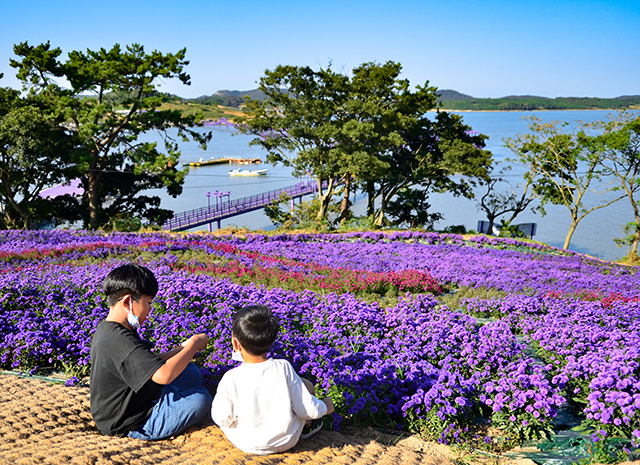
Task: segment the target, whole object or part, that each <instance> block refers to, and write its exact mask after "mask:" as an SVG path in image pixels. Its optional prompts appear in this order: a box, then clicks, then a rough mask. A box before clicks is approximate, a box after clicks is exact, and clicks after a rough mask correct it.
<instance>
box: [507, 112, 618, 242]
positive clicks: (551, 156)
mask: <svg viewBox="0 0 640 465" xmlns="http://www.w3.org/2000/svg"><path fill="white" fill-rule="evenodd" d="M567 126H568V123H559V122H555V121H554V122H551V123H542V122H541V120H540V119H539V118H537V117H533V116H532V117H531V118H529V132H528V133H526V134H519V135H518V136H517V137H515V138H509V139H507V140H506V145H507V146H508V147H509V148H510V149H511V150H512V151H513V153H514V154H515V155H516V158H515V159H514V160H513V161H516V162H517V163H519V164H521V165H522V166H524V167H525V169H526V170H527V171H526V173H525V174H524V177H525V180H526V181H527V183H529V184H531V185H532V186H533V190H534V192H535V194H536V195H537V196H538V198H539V200H540V205H541V206H540V211H541V212H542V214H543V215H544V214H545V210H544V207H545V205H546V204H548V203H551V204H554V205H563V206H564V207H566V208H567V210H568V212H569V215H570V217H571V225H570V227H569V231H568V232H567V235H566V238H565V241H564V245H563V249H568V248H569V245H570V243H571V238H572V236H573V233H574V232H575V230H576V228H577V226H578V224H579V223H580V221H582V220H583V219H584V218H585V217H586V216H587V215H588V214H589V213H591V212H593V211H595V210H598V209H601V208H605V207H607V206H609V205H611V204H612V203H614V202H617V201H618V200H620V199H621V198H622V196H615V197H614V198H611V197H610V196H609V197H608V198H602V197H601V200H600V201H599V202H595V203H594V202H593V200H591V199H590V200H589V203H586V202H585V198H588V197H589V196H588V195H587V194H588V193H589V195H592V194H594V193H595V194H606V193H607V192H611V191H612V188H610V187H603V185H602V184H601V183H600V184H599V182H600V180H601V179H602V176H603V175H606V174H607V173H605V172H604V171H603V169H602V165H601V163H602V161H603V160H604V158H605V151H604V150H603V146H602V145H600V144H596V143H595V141H596V140H597V137H598V134H592V131H591V129H593V126H592V125H589V124H585V123H582V124H579V125H578V126H577V127H576V128H575V129H567Z"/></svg>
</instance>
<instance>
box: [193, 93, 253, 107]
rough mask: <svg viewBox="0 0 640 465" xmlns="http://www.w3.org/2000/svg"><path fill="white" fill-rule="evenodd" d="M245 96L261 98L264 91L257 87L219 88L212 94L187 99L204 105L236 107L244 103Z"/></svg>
mask: <svg viewBox="0 0 640 465" xmlns="http://www.w3.org/2000/svg"><path fill="white" fill-rule="evenodd" d="M245 97H249V98H250V99H252V100H262V99H263V98H264V93H263V92H262V91H260V90H258V89H254V90H219V91H217V92H216V93H214V94H212V95H203V96H201V97H197V98H195V99H189V100H188V101H190V102H193V103H200V104H204V105H222V106H225V107H233V108H238V107H240V106H241V105H242V104H244V100H245Z"/></svg>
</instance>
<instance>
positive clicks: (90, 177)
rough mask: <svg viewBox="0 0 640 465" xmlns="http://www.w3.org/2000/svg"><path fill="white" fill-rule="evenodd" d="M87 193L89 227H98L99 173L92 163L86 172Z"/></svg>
mask: <svg viewBox="0 0 640 465" xmlns="http://www.w3.org/2000/svg"><path fill="white" fill-rule="evenodd" d="M87 183H88V191H89V192H88V194H87V200H88V203H89V228H90V229H98V226H99V225H100V223H99V221H100V219H99V217H98V208H99V205H98V204H99V199H98V197H99V173H98V171H97V169H96V166H95V164H92V165H91V167H90V168H89V172H88V173H87Z"/></svg>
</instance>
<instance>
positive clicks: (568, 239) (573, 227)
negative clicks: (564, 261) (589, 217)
mask: <svg viewBox="0 0 640 465" xmlns="http://www.w3.org/2000/svg"><path fill="white" fill-rule="evenodd" d="M577 227H578V221H577V220H572V221H571V226H570V227H569V232H568V233H567V237H566V238H565V239H564V245H563V246H562V250H567V249H568V248H569V244H570V243H571V238H572V237H573V233H574V232H575V230H576V228H577Z"/></svg>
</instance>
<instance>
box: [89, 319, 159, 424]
mask: <svg viewBox="0 0 640 465" xmlns="http://www.w3.org/2000/svg"><path fill="white" fill-rule="evenodd" d="M164 363H165V361H164V360H162V359H161V358H160V357H158V356H157V355H156V354H154V353H152V352H151V351H150V350H149V349H148V348H147V347H146V345H145V343H144V342H143V341H142V340H141V339H140V336H138V333H137V332H135V331H131V330H129V329H127V328H125V327H124V326H122V325H121V324H120V323H116V322H114V321H103V322H102V323H100V325H99V326H98V328H97V329H96V332H95V334H94V335H93V339H92V341H91V415H93V419H94V421H95V422H96V426H97V427H98V429H99V430H100V431H101V432H102V433H103V434H107V435H110V436H125V435H126V434H127V433H128V432H129V431H132V430H134V429H136V428H138V427H139V426H141V425H142V424H144V422H145V421H146V419H147V418H148V417H149V415H151V410H152V409H153V406H154V405H155V403H156V401H157V400H158V399H159V398H160V395H161V394H162V386H161V385H159V384H157V383H155V382H153V381H151V377H152V376H153V374H154V373H155V372H156V371H157V370H158V368H160V367H161V366H162V365H164Z"/></svg>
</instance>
